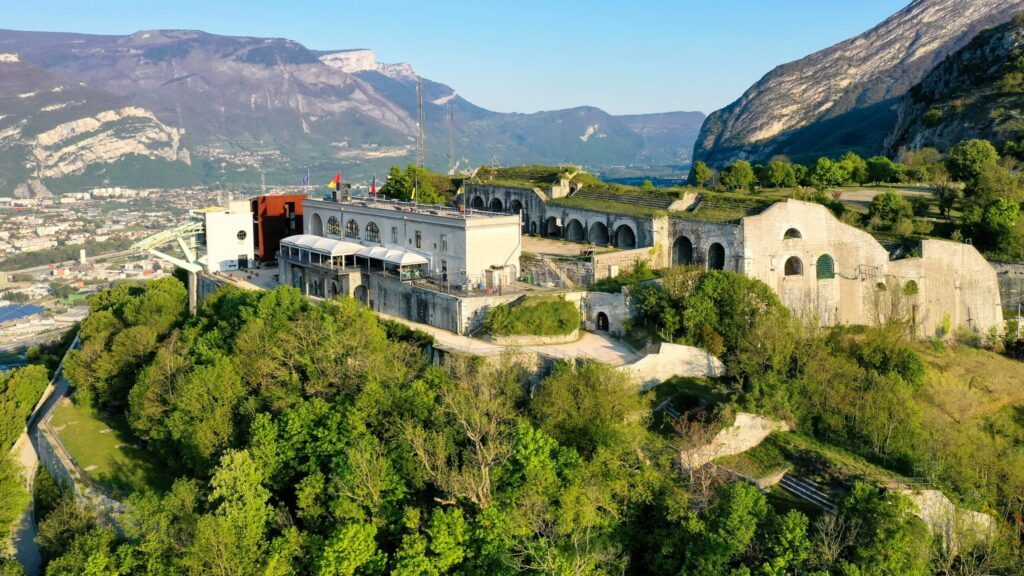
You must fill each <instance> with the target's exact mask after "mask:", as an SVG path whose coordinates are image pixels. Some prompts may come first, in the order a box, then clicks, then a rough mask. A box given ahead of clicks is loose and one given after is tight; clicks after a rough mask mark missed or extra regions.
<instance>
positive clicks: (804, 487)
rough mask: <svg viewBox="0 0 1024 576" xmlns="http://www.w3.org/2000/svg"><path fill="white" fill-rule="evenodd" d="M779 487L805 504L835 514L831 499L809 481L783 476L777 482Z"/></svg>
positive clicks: (834, 506)
mask: <svg viewBox="0 0 1024 576" xmlns="http://www.w3.org/2000/svg"><path fill="white" fill-rule="evenodd" d="M779 487H781V488H782V489H783V490H785V491H786V492H789V493H790V494H792V495H793V496H796V497H797V498H799V499H801V500H803V501H805V502H809V503H811V504H814V505H815V506H817V507H818V508H821V509H822V510H825V511H826V512H829V513H832V514H835V513H836V505H835V503H833V502H832V499H831V498H829V497H828V495H827V494H825V493H824V492H822V491H821V488H820V487H819V486H818V485H817V484H815V483H814V482H812V481H810V480H806V479H804V478H798V477H796V476H783V477H782V480H779Z"/></svg>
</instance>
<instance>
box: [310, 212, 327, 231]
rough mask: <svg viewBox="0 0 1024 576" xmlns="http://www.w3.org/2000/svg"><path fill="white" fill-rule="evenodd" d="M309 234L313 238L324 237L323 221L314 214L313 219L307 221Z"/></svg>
mask: <svg viewBox="0 0 1024 576" xmlns="http://www.w3.org/2000/svg"><path fill="white" fill-rule="evenodd" d="M309 233H310V234H312V235H313V236H323V235H324V220H323V218H321V217H320V215H319V214H317V213H316V212H313V217H312V218H310V219H309Z"/></svg>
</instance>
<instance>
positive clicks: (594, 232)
mask: <svg viewBox="0 0 1024 576" xmlns="http://www.w3.org/2000/svg"><path fill="white" fill-rule="evenodd" d="M587 236H588V239H589V240H590V243H591V244H594V245H596V246H607V245H608V226H605V223H604V222H594V223H593V224H591V225H590V230H589V231H588V233H587Z"/></svg>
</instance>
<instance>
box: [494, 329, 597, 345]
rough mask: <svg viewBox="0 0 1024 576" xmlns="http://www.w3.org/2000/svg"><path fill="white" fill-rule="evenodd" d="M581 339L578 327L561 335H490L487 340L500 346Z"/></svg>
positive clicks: (549, 343)
mask: <svg viewBox="0 0 1024 576" xmlns="http://www.w3.org/2000/svg"><path fill="white" fill-rule="evenodd" d="M579 339H580V330H579V328H577V329H576V330H573V331H572V332H570V333H569V334H563V335H560V336H531V335H521V336H493V335H492V336H488V337H487V340H489V341H491V342H493V343H495V344H498V345H499V346H550V345H552V344H569V343H570V342H575V341H577V340H579Z"/></svg>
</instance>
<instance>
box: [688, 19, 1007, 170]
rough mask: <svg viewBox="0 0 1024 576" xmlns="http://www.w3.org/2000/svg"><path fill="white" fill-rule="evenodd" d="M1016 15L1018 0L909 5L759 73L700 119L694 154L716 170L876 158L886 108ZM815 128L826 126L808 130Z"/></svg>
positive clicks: (889, 115)
mask: <svg viewBox="0 0 1024 576" xmlns="http://www.w3.org/2000/svg"><path fill="white" fill-rule="evenodd" d="M1021 10H1024V0H915V1H914V2H912V3H911V4H910V5H909V6H907V7H906V8H904V9H903V10H901V11H899V12H897V13H896V14H894V15H893V16H891V17H890V18H888V19H887V20H885V21H884V22H882V23H881V24H879V25H878V26H876V27H874V28H872V29H871V30H869V31H867V32H865V33H864V34H861V35H859V36H856V37H854V38H851V39H849V40H845V41H843V42H840V43H839V44H836V45H835V46H832V47H830V48H827V49H825V50H822V51H820V52H816V53H814V54H811V55H810V56H807V57H805V58H802V59H800V60H797V61H795V62H790V63H788V64H783V65H782V66H779V67H777V68H775V69H774V70H772V71H771V72H769V73H768V74H766V75H765V76H764V77H763V78H761V80H759V81H758V82H757V83H756V84H754V85H753V86H751V87H750V88H749V89H748V90H747V91H746V92H745V93H744V94H743V95H742V96H741V97H740V98H739V99H738V100H736V101H735V102H733V103H732V104H730V105H729V106H727V107H725V108H723V109H721V110H718V111H716V112H714V113H712V114H711V115H710V116H708V118H707V120H705V122H704V125H703V127H702V128H701V132H700V135H699V136H698V138H697V144H696V145H695V148H694V157H695V158H696V159H699V160H704V161H706V162H709V163H711V164H715V165H722V164H727V163H729V162H732V161H733V160H736V159H738V158H748V159H752V160H756V161H763V160H766V159H768V158H770V157H771V156H772V155H775V154H786V155H789V156H791V157H797V158H803V157H814V156H817V155H822V154H829V153H833V152H835V151H838V150H842V149H844V148H845V149H860V150H861V151H864V152H868V151H870V150H872V149H874V152H875V153H877V152H880V151H881V148H882V143H883V140H884V139H885V136H886V135H887V133H888V132H889V131H890V130H891V128H892V125H893V124H894V123H895V112H894V110H893V107H892V106H888V105H887V104H888V103H890V102H891V101H892V102H894V99H896V98H898V97H899V96H901V95H903V94H904V93H905V92H906V91H907V90H909V89H910V88H911V87H912V86H914V85H915V84H917V83H918V82H920V81H921V79H922V78H924V76H925V75H926V74H927V73H928V72H929V71H930V70H931V69H932V68H934V67H935V66H936V65H937V64H938V63H939V62H941V61H942V60H943V59H944V58H945V57H946V56H948V55H949V54H951V53H953V52H955V51H956V50H958V49H960V48H961V47H963V46H965V45H966V44H967V43H968V42H969V41H970V40H971V39H972V38H973V37H974V36H975V35H976V34H978V32H980V31H981V30H983V29H985V28H988V27H991V26H995V25H998V24H1001V23H1003V22H1006V21H1008V20H1009V19H1011V18H1012V17H1013V16H1014V15H1015V14H1016V13H1018V12H1019V11H1021ZM826 121H832V122H831V123H829V124H825V122H826ZM816 124H820V125H821V126H827V130H821V133H818V132H816V131H815V126H814V125H816Z"/></svg>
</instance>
